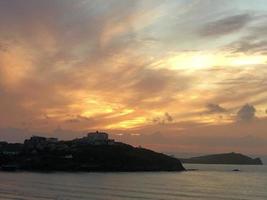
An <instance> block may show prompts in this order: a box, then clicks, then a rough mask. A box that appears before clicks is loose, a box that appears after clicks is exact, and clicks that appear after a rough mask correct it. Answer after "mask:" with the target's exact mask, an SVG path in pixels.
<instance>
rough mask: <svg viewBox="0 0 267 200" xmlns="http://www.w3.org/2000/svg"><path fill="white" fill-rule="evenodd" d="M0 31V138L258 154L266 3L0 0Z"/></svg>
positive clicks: (265, 110) (265, 74) (262, 146)
mask: <svg viewBox="0 0 267 200" xmlns="http://www.w3.org/2000/svg"><path fill="white" fill-rule="evenodd" d="M0 27H1V31H0V140H7V141H11V142H18V141H23V140H24V139H25V138H27V137H30V136H31V135H44V136H49V137H52V136H53V137H59V138H61V139H73V138H76V137H81V136H83V135H84V134H85V133H86V132H89V131H96V130H99V131H106V132H108V133H110V137H112V138H115V139H116V140H119V141H123V142H127V143H130V144H132V145H136V146H137V145H141V146H143V147H146V148H151V149H153V150H157V151H161V152H189V153H220V152H232V151H237V152H242V153H249V154H260V155H267V131H266V130H267V4H266V0H253V1H251V0H109V1H106V0H46V1H43V0H12V1H6V0H0Z"/></svg>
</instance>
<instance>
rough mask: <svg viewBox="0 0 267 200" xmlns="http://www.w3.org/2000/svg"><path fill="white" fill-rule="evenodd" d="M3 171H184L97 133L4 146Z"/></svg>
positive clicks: (167, 160)
mask: <svg viewBox="0 0 267 200" xmlns="http://www.w3.org/2000/svg"><path fill="white" fill-rule="evenodd" d="M0 169H2V170H6V171H15V170H24V171H88V172H90V171H94V172H96V171H103V172H104V171H105V172H111V171H115V172H117V171H120V172H123V171H125V172H126V171H127V172H130V171H183V170H185V169H184V167H183V166H182V163H181V162H180V161H179V160H178V159H176V158H173V157H171V156H167V155H165V154H162V153H157V152H154V151H151V150H148V149H144V148H141V147H133V146H131V145H128V144H124V143H120V142H116V141H114V140H110V139H109V138H108V134H106V133H101V132H95V133H88V135H87V136H86V137H83V138H79V139H74V140H71V141H58V139H57V138H45V137H38V136H33V137H31V138H30V139H28V140H25V142H24V143H23V144H19V143H17V144H9V143H7V142H0Z"/></svg>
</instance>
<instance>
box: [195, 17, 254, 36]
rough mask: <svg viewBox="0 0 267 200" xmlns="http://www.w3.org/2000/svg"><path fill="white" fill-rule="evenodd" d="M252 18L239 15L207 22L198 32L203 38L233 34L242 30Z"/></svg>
mask: <svg viewBox="0 0 267 200" xmlns="http://www.w3.org/2000/svg"><path fill="white" fill-rule="evenodd" d="M252 19H253V17H252V16H251V15H250V14H239V15H234V16H229V17H226V18H223V19H219V20H216V21H212V22H209V23H207V24H205V25H204V26H203V27H202V28H201V29H200V30H199V34H200V35H201V36H205V37H216V36H223V35H227V34H231V33H234V32H236V31H239V30H241V29H242V28H244V27H245V26H246V25H247V24H248V23H249V22H250V21H251V20H252Z"/></svg>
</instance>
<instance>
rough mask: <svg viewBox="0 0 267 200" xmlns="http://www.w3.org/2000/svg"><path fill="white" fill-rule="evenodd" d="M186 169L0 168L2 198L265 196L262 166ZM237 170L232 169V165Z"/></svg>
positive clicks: (266, 175)
mask: <svg viewBox="0 0 267 200" xmlns="http://www.w3.org/2000/svg"><path fill="white" fill-rule="evenodd" d="M185 167H186V168H191V169H200V170H198V171H188V172H180V173H179V172H178V173H174V172H160V173H155V172H149V173H51V174H44V173H21V172H20V173H3V172H1V173H0V199H1V200H2V199H4V200H9V199H12V200H24V199H25V200H48V199H54V200H74V199H75V200H78V199H79V200H83V199H88V200H94V199H97V200H98V199H99V200H100V199H103V200H120V199H123V200H128V199H129V200H134V199H145V200H150V199H151V200H159V199H161V200H175V199H177V200H209V199H212V200H220V199H221V200H228V199H229V200H267V166H266V165H265V166H234V165H228V166H225V165H185ZM236 168H238V169H240V170H241V171H240V172H233V171H232V170H233V169H236Z"/></svg>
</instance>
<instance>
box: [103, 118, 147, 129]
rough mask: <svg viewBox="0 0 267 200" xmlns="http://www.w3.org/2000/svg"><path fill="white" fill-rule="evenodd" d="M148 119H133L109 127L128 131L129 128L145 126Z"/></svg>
mask: <svg viewBox="0 0 267 200" xmlns="http://www.w3.org/2000/svg"><path fill="white" fill-rule="evenodd" d="M146 121H147V120H146V118H145V117H136V118H133V119H129V120H125V121H121V122H119V123H117V124H112V125H109V126H107V128H108V129H117V128H118V129H128V128H135V127H138V126H141V125H144V124H145V122H146Z"/></svg>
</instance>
